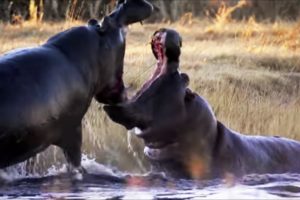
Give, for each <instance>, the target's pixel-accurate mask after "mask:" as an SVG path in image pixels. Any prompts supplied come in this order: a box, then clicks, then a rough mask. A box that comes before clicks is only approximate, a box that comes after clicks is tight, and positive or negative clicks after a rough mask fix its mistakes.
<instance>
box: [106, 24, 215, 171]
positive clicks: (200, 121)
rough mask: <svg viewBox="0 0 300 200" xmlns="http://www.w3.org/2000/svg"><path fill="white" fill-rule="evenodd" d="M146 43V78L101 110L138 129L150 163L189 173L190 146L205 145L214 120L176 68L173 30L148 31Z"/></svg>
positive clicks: (192, 151) (177, 45)
mask: <svg viewBox="0 0 300 200" xmlns="http://www.w3.org/2000/svg"><path fill="white" fill-rule="evenodd" d="M151 46H152V51H153V54H154V56H155V57H156V59H157V68H156V70H155V72H154V74H153V75H152V77H151V78H150V80H148V81H147V82H146V83H145V84H144V85H143V87H142V89H141V90H140V91H138V92H137V94H136V95H135V96H134V97H133V98H132V99H131V100H130V101H128V102H126V103H121V104H117V105H113V106H105V107H104V110H105V111H106V112H107V114H108V115H109V116H110V118H111V119H112V120H113V121H115V122H117V123H120V124H122V125H123V126H125V127H126V128H127V129H132V128H134V127H137V128H139V129H140V130H139V131H138V132H136V135H137V136H138V137H140V138H142V139H143V141H144V143H145V148H144V153H145V155H146V156H147V157H148V158H149V160H150V161H152V164H159V166H160V169H161V168H163V169H164V170H165V171H167V172H171V171H172V172H171V174H172V176H174V174H179V175H175V176H179V177H182V176H184V177H190V176H193V175H191V173H190V169H189V163H191V162H190V160H192V157H193V156H194V155H196V154H197V153H195V152H201V151H202V150H203V149H205V148H203V149H202V147H203V143H206V142H207V145H209V144H212V143H213V142H214V139H215V135H214V134H210V133H212V132H214V131H215V127H216V124H217V121H216V119H215V116H214V114H213V111H212V109H211V107H210V106H209V104H208V103H207V102H206V101H205V100H204V99H203V98H201V97H200V96H198V95H197V94H195V93H193V92H192V91H191V90H190V89H189V88H187V86H188V83H189V77H188V75H186V74H184V73H179V72H178V70H177V69H178V66H179V56H180V47H181V38H180V36H179V34H178V33H177V32H175V31H173V30H169V29H160V30H159V31H157V32H155V33H154V35H153V38H152V43H151ZM204 146H206V144H204ZM208 148H210V149H212V148H214V146H213V145H211V147H208ZM200 154H201V153H200ZM199 160H200V159H199ZM199 166H201V164H200V165H199Z"/></svg>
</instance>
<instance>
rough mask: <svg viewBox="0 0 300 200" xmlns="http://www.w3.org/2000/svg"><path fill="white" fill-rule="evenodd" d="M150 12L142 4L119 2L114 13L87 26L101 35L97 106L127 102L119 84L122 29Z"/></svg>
mask: <svg viewBox="0 0 300 200" xmlns="http://www.w3.org/2000/svg"><path fill="white" fill-rule="evenodd" d="M152 10H153V7H152V5H151V4H150V3H148V2H147V1H146V0H124V1H119V3H118V5H117V7H116V9H115V10H114V11H113V12H112V13H111V14H109V15H108V16H106V17H104V19H103V21H102V23H101V24H99V23H98V21H97V20H95V19H92V20H90V21H89V22H88V26H89V27H90V28H93V29H96V30H97V32H98V33H99V35H101V38H102V40H101V47H100V48H101V49H100V52H101V53H102V56H101V60H100V61H99V63H100V64H99V65H100V66H101V67H102V68H105V69H106V70H107V71H105V72H104V71H103V70H102V71H100V73H101V75H100V76H102V77H101V78H100V79H101V83H103V82H105V83H106V85H101V87H99V88H98V89H97V92H96V95H95V97H96V99H97V100H98V101H99V102H101V103H105V104H115V103H119V102H123V101H124V100H126V99H127V97H126V92H125V87H124V83H123V65H124V55H125V38H126V27H127V25H129V24H132V23H135V22H139V21H142V20H144V19H146V18H147V17H149V16H150V14H151V13H152Z"/></svg>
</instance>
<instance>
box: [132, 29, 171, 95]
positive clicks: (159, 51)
mask: <svg viewBox="0 0 300 200" xmlns="http://www.w3.org/2000/svg"><path fill="white" fill-rule="evenodd" d="M166 35H167V33H166V32H163V31H159V32H157V33H156V34H154V35H153V37H152V40H151V46H152V51H153V54H154V56H155V58H156V60H157V63H156V68H155V70H154V73H153V74H152V76H151V77H150V79H149V80H148V81H146V82H145V83H144V84H143V85H142V87H141V89H140V90H139V91H138V92H137V93H136V95H135V97H134V99H136V98H137V97H138V96H140V94H142V93H143V92H144V91H145V90H147V89H148V88H149V87H150V85H151V84H152V83H153V82H154V81H155V80H156V79H157V78H159V77H160V76H161V75H162V74H164V73H165V72H166V64H167V57H166V54H165V40H166Z"/></svg>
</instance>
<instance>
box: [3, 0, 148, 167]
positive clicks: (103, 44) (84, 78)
mask: <svg viewBox="0 0 300 200" xmlns="http://www.w3.org/2000/svg"><path fill="white" fill-rule="evenodd" d="M152 10H153V7H152V5H151V4H149V3H148V2H147V1H146V0H126V1H120V2H119V4H118V5H117V8H116V9H115V10H114V11H113V12H112V13H111V14H110V15H109V16H106V17H105V18H104V19H103V22H102V23H101V24H99V23H98V21H97V20H95V19H92V20H90V21H89V23H88V25H87V26H80V27H75V28H71V29H69V30H66V31H64V32H61V33H58V34H56V35H54V36H53V37H51V38H50V39H49V40H48V41H47V42H46V43H45V44H43V45H41V46H39V47H35V48H27V49H22V50H16V51H12V52H9V53H7V54H4V55H3V56H1V57H0V168H5V167H7V166H10V165H13V164H16V163H18V162H21V161H24V160H26V159H28V158H29V157H31V156H34V155H35V154H37V153H39V152H41V151H43V150H44V149H46V148H47V147H48V146H49V145H51V144H53V145H57V146H59V147H61V148H62V149H63V151H64V154H65V156H66V158H67V161H68V163H69V164H70V165H69V167H70V169H71V170H72V171H75V172H79V171H81V164H80V162H81V143H82V130H81V121H82V118H83V116H84V114H85V113H86V111H87V109H88V107H89V105H90V103H91V101H92V98H95V99H96V100H97V101H98V102H100V103H105V104H114V103H118V102H122V101H124V100H125V99H126V98H127V97H126V94H125V90H124V84H123V79H122V75H123V62H124V54H125V37H126V27H127V25H129V24H132V23H135V22H139V21H142V20H144V19H146V18H147V17H149V16H150V14H151V12H152Z"/></svg>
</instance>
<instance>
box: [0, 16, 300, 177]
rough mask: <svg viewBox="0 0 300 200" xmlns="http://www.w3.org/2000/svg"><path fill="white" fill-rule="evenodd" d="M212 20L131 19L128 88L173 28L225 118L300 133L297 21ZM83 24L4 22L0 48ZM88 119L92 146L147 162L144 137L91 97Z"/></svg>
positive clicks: (150, 66)
mask: <svg viewBox="0 0 300 200" xmlns="http://www.w3.org/2000/svg"><path fill="white" fill-rule="evenodd" d="M214 23H215V22H213V21H209V20H202V21H201V20H193V22H191V23H188V24H185V25H182V23H174V24H145V25H143V26H141V25H140V24H136V25H133V26H131V27H130V29H129V31H128V35H127V49H126V57H125V75H124V79H125V82H126V84H127V85H128V86H129V89H130V92H131V93H133V92H134V91H135V90H137V89H138V88H139V87H140V86H141V85H142V83H143V82H144V81H145V80H146V79H147V78H148V77H149V76H150V74H151V73H152V71H153V70H154V64H155V59H154V57H153V55H152V52H151V49H150V45H149V41H150V38H151V35H152V34H153V32H154V31H155V30H157V29H158V28H161V27H167V28H174V29H176V30H177V31H178V32H179V33H180V34H181V35H182V38H183V47H182V56H181V65H180V70H181V71H182V72H185V73H188V75H189V76H190V79H191V82H190V87H191V88H192V89H193V90H195V91H196V92H197V93H198V94H200V95H202V96H204V97H205V98H207V99H208V101H209V102H210V103H211V105H212V106H213V109H214V110H215V112H216V114H217V117H218V119H219V120H220V121H222V122H223V123H224V124H226V125H227V126H228V127H230V128H232V129H234V130H236V131H239V132H242V133H246V134H259V135H279V136H284V137H289V138H293V139H298V140H300V135H299V134H300V118H299V112H300V98H299V97H300V57H299V55H300V48H299V47H300V46H299V32H297V31H298V30H299V23H297V22H282V21H279V22H276V23H273V24H271V23H258V22H256V21H255V20H254V19H251V20H248V21H244V22H235V21H231V22H226V23H223V24H221V25H220V24H219V25H218V26H217V28H216V27H215V26H214ZM81 24H84V23H82V22H72V23H70V22H68V23H54V24H53V23H40V24H36V23H24V24H23V25H22V26H11V25H4V24H0V33H1V34H0V43H1V46H0V53H4V52H7V51H9V50H12V49H15V48H19V47H28V46H36V45H39V44H42V43H44V42H45V41H46V40H47V39H48V38H49V37H50V36H51V35H54V34H55V33H57V32H60V31H63V30H65V29H67V28H69V27H71V26H77V25H81ZM297 34H298V35H297ZM83 124H84V145H83V150H84V152H85V153H86V154H88V155H90V156H91V157H95V158H96V159H97V161H99V162H101V163H104V164H107V165H111V166H116V167H118V168H119V169H121V170H125V171H129V172H144V171H145V169H147V167H148V165H147V162H146V160H145V159H144V157H143V151H142V145H141V143H140V141H138V140H137V139H136V138H134V137H132V138H130V139H128V138H127V134H126V130H125V129H124V128H123V127H121V126H120V125H117V124H114V123H112V122H111V121H110V119H109V118H108V117H107V116H106V115H104V114H103V111H102V109H101V106H100V105H99V104H96V103H93V104H92V106H91V108H90V109H89V112H88V113H87V115H86V117H85V119H84V123H83ZM129 140H130V141H131V145H132V146H131V147H130V148H129V147H128V146H129V142H128V141H129ZM132 149H133V150H135V151H136V152H137V154H135V153H134V152H133V151H132ZM45 155H47V156H48V159H47V160H46V159H44V160H45V161H43V159H40V163H43V162H48V160H50V159H49V157H53V159H54V157H56V156H54V155H56V153H53V151H48V153H47V154H43V156H45ZM58 157H61V156H60V154H59V156H58ZM58 160H60V159H58ZM52 164H53V163H52ZM40 165H42V164H40Z"/></svg>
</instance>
